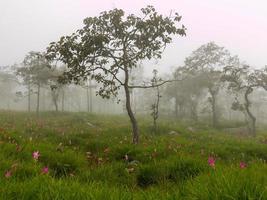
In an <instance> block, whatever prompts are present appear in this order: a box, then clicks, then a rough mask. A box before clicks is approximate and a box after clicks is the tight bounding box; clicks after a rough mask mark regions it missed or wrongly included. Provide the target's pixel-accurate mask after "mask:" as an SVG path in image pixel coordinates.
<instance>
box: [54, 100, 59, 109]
mask: <svg viewBox="0 0 267 200" xmlns="http://www.w3.org/2000/svg"><path fill="white" fill-rule="evenodd" d="M55 107H56V112H58V104H57V100H56V101H55Z"/></svg>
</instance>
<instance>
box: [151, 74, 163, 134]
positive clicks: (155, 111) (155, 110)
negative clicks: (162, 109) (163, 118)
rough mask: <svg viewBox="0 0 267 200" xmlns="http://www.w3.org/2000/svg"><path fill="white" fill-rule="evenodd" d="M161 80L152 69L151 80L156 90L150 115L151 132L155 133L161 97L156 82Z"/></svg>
mask: <svg viewBox="0 0 267 200" xmlns="http://www.w3.org/2000/svg"><path fill="white" fill-rule="evenodd" d="M161 81H162V79H161V78H159V77H158V71H157V70H156V69H154V70H153V78H152V80H151V84H152V86H155V90H156V98H155V101H154V103H153V104H152V105H151V110H152V112H151V116H152V118H153V132H154V134H156V133H157V119H158V118H159V101H160V98H161V95H160V91H159V86H158V83H160V82H161Z"/></svg>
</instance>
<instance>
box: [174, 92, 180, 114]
mask: <svg viewBox="0 0 267 200" xmlns="http://www.w3.org/2000/svg"><path fill="white" fill-rule="evenodd" d="M178 105H179V104H178V97H175V103H174V106H175V117H176V118H178Z"/></svg>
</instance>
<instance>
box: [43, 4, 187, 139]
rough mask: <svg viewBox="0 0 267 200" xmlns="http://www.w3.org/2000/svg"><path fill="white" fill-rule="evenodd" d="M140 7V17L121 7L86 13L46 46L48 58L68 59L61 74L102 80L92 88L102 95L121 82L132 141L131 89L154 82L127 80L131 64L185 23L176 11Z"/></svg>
mask: <svg viewBox="0 0 267 200" xmlns="http://www.w3.org/2000/svg"><path fill="white" fill-rule="evenodd" d="M141 11H142V15H143V16H142V17H138V16H136V15H134V14H131V15H128V16H125V13H124V11H123V10H121V9H114V10H111V11H109V12H102V13H101V14H100V15H99V16H98V17H88V18H86V19H85V20H84V27H83V28H82V29H80V30H78V31H77V32H76V33H73V34H72V35H71V36H66V37H62V38H61V39H60V41H59V42H57V43H51V44H50V46H49V47H48V50H47V57H48V58H49V59H59V60H60V61H61V62H63V63H64V64H66V65H67V67H68V69H69V71H68V72H67V73H65V78H64V79H63V80H65V81H74V82H75V83H80V82H81V81H82V80H85V79H87V78H88V77H90V78H92V79H95V80H96V81H97V82H98V83H100V84H101V85H102V87H100V88H99V90H98V91H97V94H98V95H100V96H102V97H103V98H110V97H111V96H112V95H114V96H116V95H117V94H118V90H119V89H120V88H121V87H122V88H123V89H124V91H125V99H126V110H127V113H128V116H129V118H130V121H131V124H132V131H133V143H135V144H137V143H138V141H139V128H138V124H137V120H136V118H135V116H134V113H133V111H132V108H131V98H130V91H131V90H132V89H134V88H150V87H154V86H144V85H139V86H135V85H130V83H129V81H130V77H129V76H130V70H131V69H132V68H136V67H137V66H138V64H139V63H140V62H141V61H142V60H146V59H149V60H150V59H152V58H156V59H159V58H161V55H162V53H163V51H164V49H165V47H166V45H167V44H169V43H171V42H172V37H171V36H172V35H180V36H184V35H185V28H184V26H182V27H181V28H180V27H179V28H178V27H177V23H178V22H179V21H180V20H181V16H179V15H178V14H177V13H175V16H174V17H172V16H170V17H163V16H162V15H160V14H158V13H157V12H156V11H155V9H154V8H153V7H152V6H148V7H146V8H143V9H141ZM121 75H122V77H121ZM164 83H165V82H162V83H160V84H164Z"/></svg>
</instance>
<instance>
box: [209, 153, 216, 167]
mask: <svg viewBox="0 0 267 200" xmlns="http://www.w3.org/2000/svg"><path fill="white" fill-rule="evenodd" d="M208 163H209V166H211V167H213V168H214V167H215V158H213V157H212V156H210V157H209V159H208Z"/></svg>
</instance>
